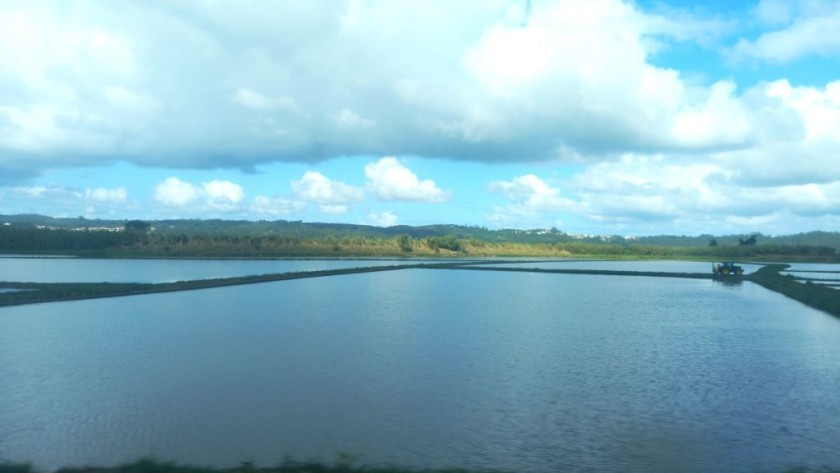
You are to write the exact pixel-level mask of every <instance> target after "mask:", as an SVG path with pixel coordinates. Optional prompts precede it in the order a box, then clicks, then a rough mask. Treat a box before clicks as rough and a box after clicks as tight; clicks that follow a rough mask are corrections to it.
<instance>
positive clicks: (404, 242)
mask: <svg viewBox="0 0 840 473" xmlns="http://www.w3.org/2000/svg"><path fill="white" fill-rule="evenodd" d="M412 244H413V240H412V238H411V235H406V234H402V235H400V236H398V237H397V245H399V247H400V250H402V251H403V252H405V253H411V248H412Z"/></svg>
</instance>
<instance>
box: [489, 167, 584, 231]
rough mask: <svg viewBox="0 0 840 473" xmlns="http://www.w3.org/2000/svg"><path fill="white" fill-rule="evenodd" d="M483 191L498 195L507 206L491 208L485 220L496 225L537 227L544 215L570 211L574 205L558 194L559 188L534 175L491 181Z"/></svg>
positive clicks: (571, 201)
mask: <svg viewBox="0 0 840 473" xmlns="http://www.w3.org/2000/svg"><path fill="white" fill-rule="evenodd" d="M487 190H488V191H490V192H493V193H499V194H502V195H503V196H504V197H505V198H506V199H507V200H508V201H509V204H507V205H504V206H495V207H494V208H493V212H492V213H490V214H488V215H486V216H485V217H486V218H487V219H488V220H489V221H490V222H492V223H493V224H494V225H496V226H502V227H511V226H512V227H531V228H533V227H538V226H542V225H541V224H540V223H541V222H543V221H544V220H545V217H544V214H545V213H557V212H568V211H572V210H573V209H574V208H575V207H576V206H577V204H576V203H575V202H574V201H573V200H571V199H569V198H566V197H563V196H562V195H561V192H560V189H558V188H556V187H552V186H550V185H548V184H547V183H546V182H545V181H543V180H542V179H540V178H539V177H537V176H536V175H534V174H526V175H524V176H519V177H515V178H513V179H512V180H510V181H493V182H490V183H489V184H488V185H487Z"/></svg>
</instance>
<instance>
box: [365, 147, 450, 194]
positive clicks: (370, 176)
mask: <svg viewBox="0 0 840 473" xmlns="http://www.w3.org/2000/svg"><path fill="white" fill-rule="evenodd" d="M365 176H367V188H368V189H369V190H370V191H371V192H372V193H373V194H374V195H376V196H377V197H378V198H380V199H382V200H402V201H409V202H426V203H440V202H445V201H447V200H448V199H449V192H447V191H443V190H441V189H439V188H438V187H437V185H436V184H435V182H434V181H432V180H430V179H424V180H422V181H421V180H420V179H418V178H417V175H416V174H414V173H413V172H412V171H411V170H410V169H408V168H407V167H405V166H403V165H402V164H401V163H400V161H399V160H398V159H397V158H394V157H390V156H387V157H384V158H381V159H380V160H379V161H376V162H371V163H368V164H366V165H365Z"/></svg>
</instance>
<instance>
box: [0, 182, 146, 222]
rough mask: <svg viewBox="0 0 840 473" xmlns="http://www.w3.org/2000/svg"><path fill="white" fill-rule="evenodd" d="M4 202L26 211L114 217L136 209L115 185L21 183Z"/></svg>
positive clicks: (7, 195) (123, 192) (125, 191)
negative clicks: (83, 185) (78, 185)
mask: <svg viewBox="0 0 840 473" xmlns="http://www.w3.org/2000/svg"><path fill="white" fill-rule="evenodd" d="M3 196H4V201H5V202H4V203H5V204H6V205H11V206H14V207H15V208H17V209H21V211H24V212H31V213H45V212H46V213H48V214H49V215H79V214H81V215H86V216H89V217H95V216H109V217H113V216H114V215H117V214H119V213H121V212H126V211H130V210H134V208H135V206H136V204H134V203H133V202H130V201H129V198H128V191H127V190H126V189H125V188H123V187H115V188H105V187H96V188H89V187H86V188H83V189H78V188H73V187H67V186H62V185H57V184H50V185H36V186H19V187H13V188H11V189H9V191H8V192H6V193H4V195H3Z"/></svg>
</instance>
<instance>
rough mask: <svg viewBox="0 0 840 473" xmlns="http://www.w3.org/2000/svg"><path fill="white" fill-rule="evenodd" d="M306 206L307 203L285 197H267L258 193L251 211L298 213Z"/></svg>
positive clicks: (277, 213)
mask: <svg viewBox="0 0 840 473" xmlns="http://www.w3.org/2000/svg"><path fill="white" fill-rule="evenodd" d="M304 208H306V203H304V202H301V201H297V200H290V199H286V198H283V197H266V196H264V195H258V196H256V197H254V202H253V204H251V211H252V212H254V213H255V214H260V215H271V216H275V217H276V216H284V215H290V214H293V213H297V212H300V211H302V210H303V209H304Z"/></svg>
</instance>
